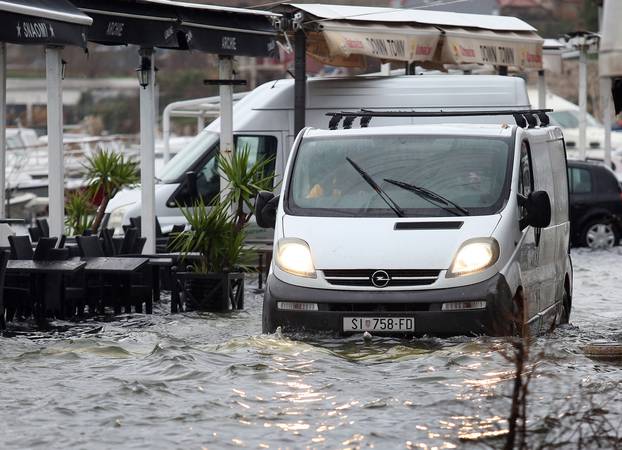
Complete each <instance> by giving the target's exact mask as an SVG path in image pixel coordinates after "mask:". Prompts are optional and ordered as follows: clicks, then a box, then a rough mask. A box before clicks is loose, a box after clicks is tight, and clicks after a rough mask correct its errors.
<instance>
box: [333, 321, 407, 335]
mask: <svg viewBox="0 0 622 450" xmlns="http://www.w3.org/2000/svg"><path fill="white" fill-rule="evenodd" d="M343 331H361V332H362V331H370V332H372V331H375V332H376V333H378V332H384V333H390V332H395V331H415V318H414V317H344V318H343Z"/></svg>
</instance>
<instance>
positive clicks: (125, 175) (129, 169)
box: [85, 150, 139, 232]
mask: <svg viewBox="0 0 622 450" xmlns="http://www.w3.org/2000/svg"><path fill="white" fill-rule="evenodd" d="M85 168H86V178H87V183H88V187H89V193H90V194H91V198H94V197H95V196H97V195H100V196H101V203H100V205H99V208H98V209H97V215H96V216H95V220H93V223H92V224H91V229H92V230H93V232H96V231H97V230H98V229H99V226H100V225H101V222H102V220H103V218H104V212H105V211H106V206H108V202H109V201H110V199H111V198H112V197H114V196H115V195H116V194H117V192H119V191H120V190H121V189H123V188H125V187H128V186H131V185H133V184H136V183H137V182H138V180H139V173H138V163H137V162H135V161H132V160H130V159H129V158H126V157H125V156H123V155H122V154H121V153H115V152H111V151H104V150H102V151H98V152H97V153H95V154H94V155H92V156H89V157H87V162H86V164H85Z"/></svg>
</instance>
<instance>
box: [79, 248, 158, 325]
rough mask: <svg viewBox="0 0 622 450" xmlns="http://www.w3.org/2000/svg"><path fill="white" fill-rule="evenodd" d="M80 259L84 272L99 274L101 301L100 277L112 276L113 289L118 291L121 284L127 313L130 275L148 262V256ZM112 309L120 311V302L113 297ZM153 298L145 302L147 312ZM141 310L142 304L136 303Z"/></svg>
mask: <svg viewBox="0 0 622 450" xmlns="http://www.w3.org/2000/svg"><path fill="white" fill-rule="evenodd" d="M80 261H83V262H84V263H85V264H86V266H85V268H84V272H85V273H86V274H87V275H88V274H94V275H99V276H100V294H101V297H102V299H101V300H102V301H103V282H102V278H103V277H104V276H106V275H109V276H112V280H113V289H114V290H115V291H118V289H116V288H118V286H119V285H120V284H122V285H123V289H122V297H123V304H124V305H125V312H127V313H129V312H130V311H131V304H130V302H129V295H130V290H131V279H130V277H131V275H132V274H133V273H136V272H137V271H139V270H140V269H141V268H143V267H144V266H145V265H146V264H148V263H149V258H142V257H132V258H127V257H109V256H102V257H90V258H82V259H80ZM115 275H116V276H115ZM114 300H115V302H114V310H115V314H120V313H121V303H120V302H118V300H117V299H114ZM152 302H153V298H152V297H150V298H149V299H148V300H147V302H146V307H145V309H146V310H147V312H148V313H150V312H151V311H152V309H153V303H152ZM140 310H142V305H141V306H139V305H138V304H137V305H136V311H137V312H140Z"/></svg>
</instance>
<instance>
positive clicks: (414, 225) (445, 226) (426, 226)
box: [394, 221, 464, 230]
mask: <svg viewBox="0 0 622 450" xmlns="http://www.w3.org/2000/svg"><path fill="white" fill-rule="evenodd" d="M462 224H464V222H456V221H446V222H396V223H395V227H394V229H395V230H459V229H460V228H462Z"/></svg>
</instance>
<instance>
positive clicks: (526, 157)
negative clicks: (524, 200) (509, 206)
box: [518, 142, 533, 219]
mask: <svg viewBox="0 0 622 450" xmlns="http://www.w3.org/2000/svg"><path fill="white" fill-rule="evenodd" d="M519 170H520V173H519V177H518V193H519V194H521V195H523V196H524V197H527V196H529V194H531V192H532V191H533V175H532V171H531V154H530V152H529V145H528V144H527V142H523V144H522V145H521V148H520V168H519ZM526 216H527V210H526V209H525V207H521V213H520V218H521V219H524V218H525V217H526Z"/></svg>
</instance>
